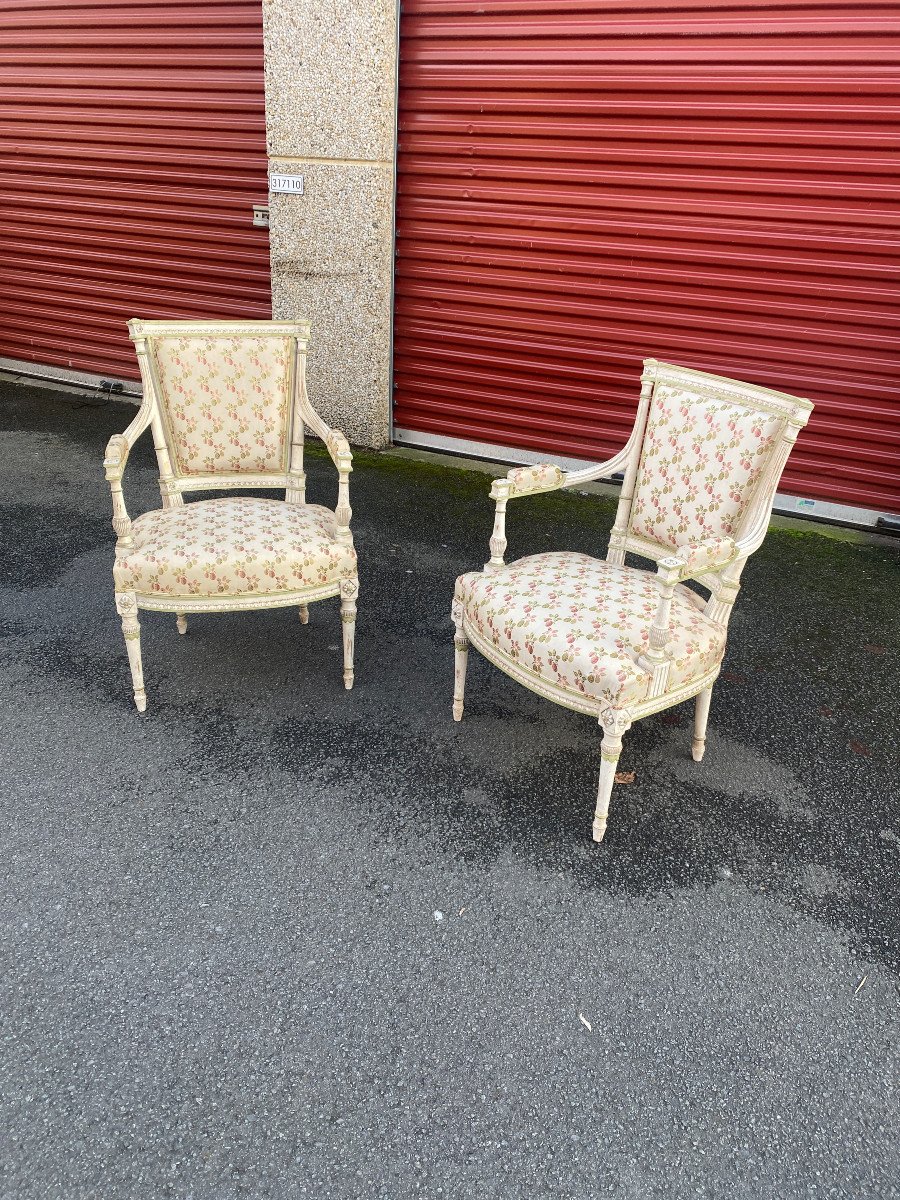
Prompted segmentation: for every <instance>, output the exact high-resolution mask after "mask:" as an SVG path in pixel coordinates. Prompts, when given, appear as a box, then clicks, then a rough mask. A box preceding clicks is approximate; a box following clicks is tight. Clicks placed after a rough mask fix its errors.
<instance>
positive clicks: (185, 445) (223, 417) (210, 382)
mask: <svg viewBox="0 0 900 1200" xmlns="http://www.w3.org/2000/svg"><path fill="white" fill-rule="evenodd" d="M153 353H154V355H155V361H156V370H157V376H158V378H159V384H160V388H161V390H162V401H163V406H164V408H165V413H166V419H167V422H168V426H169V431H170V434H171V438H172V442H173V446H172V449H173V450H174V452H175V457H176V459H177V462H175V463H173V464H172V465H173V467H174V468H175V472H176V474H178V475H221V474H225V475H230V474H233V473H235V472H254V473H257V472H259V473H263V472H274V473H279V472H283V471H285V470H286V469H287V451H288V446H287V427H288V406H289V404H290V400H291V398H290V396H289V395H288V383H289V379H290V370H289V367H290V355H291V340H290V338H276V337H246V336H243V337H172V338H159V339H157V340H156V341H155V342H154V347H153Z"/></svg>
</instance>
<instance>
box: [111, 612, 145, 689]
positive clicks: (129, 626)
mask: <svg viewBox="0 0 900 1200" xmlns="http://www.w3.org/2000/svg"><path fill="white" fill-rule="evenodd" d="M116 610H117V612H118V613H119V615H120V616H121V618H122V633H123V635H124V637H125V649H126V650H127V651H128V665H129V666H130V667H131V685H132V687H133V688H134V703H135V705H136V706H137V710H138V712H144V711H145V709H146V707H147V693H146V692H145V691H144V670H143V666H142V664H141V627H140V624H139V622H138V619H137V614H138V606H137V597H136V596H135V594H134V592H116Z"/></svg>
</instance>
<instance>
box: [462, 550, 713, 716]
mask: <svg viewBox="0 0 900 1200" xmlns="http://www.w3.org/2000/svg"><path fill="white" fill-rule="evenodd" d="M660 594H661V589H660V584H659V581H658V579H657V577H656V576H655V575H652V574H650V573H648V572H647V571H638V570H635V569H634V568H633V567H625V566H621V567H620V566H617V565H616V564H615V563H609V562H603V561H602V560H600V559H596V558H590V557H589V556H588V555H587V554H566V553H557V554H535V555H532V556H531V557H530V558H520V559H519V560H518V562H514V563H511V564H510V565H509V566H508V567H507V568H506V570H504V571H498V572H497V573H496V574H491V575H485V574H482V573H481V572H480V571H472V572H470V573H469V574H468V575H461V576H460V577H459V579H458V580H457V583H456V595H457V597H458V599H459V600H460V602H461V603H462V606H463V609H464V611H465V614H466V624H467V627H468V628H469V629H470V630H475V631H477V633H478V635H479V636H480V637H481V638H483V639H484V640H485V641H489V642H490V644H491V645H492V647H493V648H494V650H495V652H496V653H497V654H498V656H503V657H504V658H505V659H506V660H507V661H508V665H509V666H510V667H513V666H515V667H518V668H520V669H521V670H524V671H528V672H531V673H532V674H534V675H535V676H537V677H538V678H539V679H543V680H546V681H547V682H548V683H551V684H553V685H554V686H556V687H559V688H561V689H562V690H563V691H566V692H569V693H570V694H571V695H572V696H573V697H574V698H581V697H587V698H589V699H590V700H592V701H606V702H607V703H610V704H621V705H628V704H635V703H640V702H641V701H643V700H646V699H647V697H648V696H649V694H650V686H651V683H652V679H653V676H652V672H651V671H649V670H648V669H647V666H646V665H645V664H644V662H643V661H642V659H643V656H644V655H646V653H647V650H648V649H649V629H650V625H651V624H652V622H653V617H654V616H655V614H656V610H657V608H658V607H659V600H660ZM703 607H704V601H703V599H702V597H701V596H698V595H697V593H696V592H692V591H691V590H690V589H689V588H686V587H683V586H681V585H679V586H678V587H676V588H675V590H674V592H673V594H672V606H671V609H670V612H669V629H670V633H671V640H670V642H669V648H670V651H671V655H672V666H671V674H670V678H671V681H672V682H673V683H676V684H679V685H680V684H686V683H690V681H691V680H692V679H696V678H699V677H702V676H705V675H708V674H709V672H710V670H711V669H712V668H713V667H715V666H716V664H717V663H718V662H719V660H720V659H721V657H722V654H723V653H724V651H725V626H724V625H719V624H717V623H716V622H715V621H711V620H710V619H709V617H707V616H706V615H705V614H704V612H703Z"/></svg>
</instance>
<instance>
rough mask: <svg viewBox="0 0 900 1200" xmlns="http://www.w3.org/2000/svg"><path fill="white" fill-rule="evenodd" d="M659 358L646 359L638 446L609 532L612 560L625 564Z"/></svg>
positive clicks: (636, 436) (637, 426) (634, 435)
mask: <svg viewBox="0 0 900 1200" xmlns="http://www.w3.org/2000/svg"><path fill="white" fill-rule="evenodd" d="M656 366H657V364H656V360H655V359H653V358H648V359H647V360H646V361H645V362H644V371H643V374H642V375H641V395H640V399H639V401H638V410H637V415H636V417H635V419H634V429H633V431H632V434H631V439H629V441H631V440H633V442H634V446H633V448H632V451H631V456H630V457H629V459H628V466H627V467H626V468H625V479H624V481H623V483H622V491H621V492H620V493H619V503H618V505H617V507H616V519H615V521H614V522H613V527H612V531H611V533H610V535H609V549H608V550H607V552H606V558H607V561H608V562H611V563H614V564H615V565H616V566H618V567H621V566H622V565H623V564H624V562H625V541H626V538H627V536H628V521H629V517H630V516H631V501H632V500H633V499H634V483H635V480H636V479H637V473H638V466H639V465H640V461H641V447H642V445H643V442H644V429H645V428H646V425H647V413H648V412H649V411H650V397H651V396H652V394H653V382H654V380H655V379H656Z"/></svg>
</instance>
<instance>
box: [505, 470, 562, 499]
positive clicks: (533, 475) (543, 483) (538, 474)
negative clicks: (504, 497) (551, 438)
mask: <svg viewBox="0 0 900 1200" xmlns="http://www.w3.org/2000/svg"><path fill="white" fill-rule="evenodd" d="M565 477H566V473H565V471H563V470H562V468H561V467H558V466H557V465H556V464H555V463H536V464H535V465H534V466H533V467H516V469H515V470H514V471H510V472H509V474H508V475H507V476H506V478H507V480H508V481H509V484H510V488H509V494H510V495H511V496H527V495H528V493H529V492H544V491H547V489H548V488H556V487H559V485H560V484H561V483H562V481H563V480H564V479H565Z"/></svg>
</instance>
